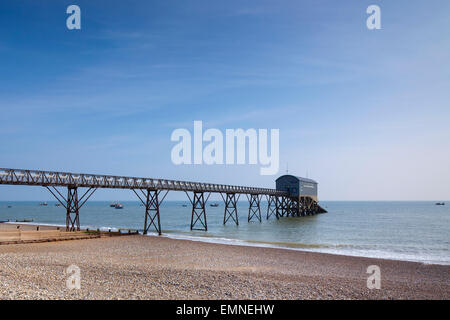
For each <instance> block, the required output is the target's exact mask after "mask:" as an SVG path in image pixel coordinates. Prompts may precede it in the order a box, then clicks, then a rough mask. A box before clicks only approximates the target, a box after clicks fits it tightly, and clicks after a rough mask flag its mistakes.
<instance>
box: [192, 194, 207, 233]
mask: <svg viewBox="0 0 450 320" xmlns="http://www.w3.org/2000/svg"><path fill="white" fill-rule="evenodd" d="M186 194H187V193H186ZM209 195H211V193H210V194H209ZM188 197H189V195H188ZM208 198H209V196H208ZM208 198H207V199H206V200H205V196H204V192H194V198H193V199H192V200H191V198H190V197H189V200H190V201H191V203H192V216H191V230H201V231H208V224H207V222H206V209H205V204H206V202H207V201H208ZM197 222H199V223H200V224H201V225H202V227H201V228H195V225H196V224H197Z"/></svg>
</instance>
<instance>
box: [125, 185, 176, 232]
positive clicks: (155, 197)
mask: <svg viewBox="0 0 450 320" xmlns="http://www.w3.org/2000/svg"><path fill="white" fill-rule="evenodd" d="M131 190H132V191H133V192H134V193H135V194H136V196H137V197H138V198H139V200H141V202H142V204H143V205H144V206H145V218H144V231H143V233H144V234H147V233H148V230H149V229H150V227H151V226H153V227H154V228H155V230H156V232H158V235H161V218H160V215H159V206H160V205H161V203H162V202H163V201H164V199H165V198H166V196H167V194H168V193H169V191H168V190H167V191H166V193H165V194H164V196H163V197H162V199H160V197H159V194H160V193H161V190H154V189H144V190H145V192H144V190H142V189H139V190H140V192H141V193H142V195H143V196H144V197H145V201H144V200H143V199H142V198H141V197H140V196H139V194H138V193H137V192H136V190H134V189H131Z"/></svg>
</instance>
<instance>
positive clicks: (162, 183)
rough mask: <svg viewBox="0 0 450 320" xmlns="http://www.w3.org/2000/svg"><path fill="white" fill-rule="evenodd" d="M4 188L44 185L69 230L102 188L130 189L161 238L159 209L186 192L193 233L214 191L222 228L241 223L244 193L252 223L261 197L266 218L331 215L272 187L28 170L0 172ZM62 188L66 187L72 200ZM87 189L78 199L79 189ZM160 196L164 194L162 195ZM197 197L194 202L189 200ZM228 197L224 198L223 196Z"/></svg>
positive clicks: (199, 227) (204, 223)
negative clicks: (172, 195)
mask: <svg viewBox="0 0 450 320" xmlns="http://www.w3.org/2000/svg"><path fill="white" fill-rule="evenodd" d="M0 185H26V186H42V187H45V188H46V189H47V190H49V191H50V193H51V194H52V195H53V196H54V197H55V198H56V199H57V201H58V202H59V203H60V204H61V205H62V206H64V208H65V209H66V230H67V231H79V230H80V209H81V208H82V207H83V205H84V204H85V203H86V202H87V200H88V199H89V198H90V197H91V196H92V195H93V194H94V192H95V191H96V190H97V189H99V188H109V189H130V190H132V191H133V192H134V193H135V195H136V196H137V197H138V199H139V200H140V201H141V203H142V205H143V206H144V207H145V218H144V229H143V230H144V231H143V233H144V234H147V233H148V232H149V230H150V228H152V229H154V230H155V231H156V232H157V233H158V234H160V235H161V233H162V230H161V218H160V206H161V204H162V202H163V201H164V199H165V197H166V196H167V193H168V192H169V191H184V192H185V193H186V194H187V196H188V198H189V201H190V202H191V205H192V214H191V224H190V228H191V230H202V231H207V230H208V225H207V220H206V203H207V201H208V199H209V196H210V195H211V193H219V194H220V195H221V196H222V199H223V201H224V204H225V210H224V219H223V224H224V225H225V224H226V223H227V222H228V221H229V220H230V218H231V220H233V221H234V222H235V224H236V225H239V217H238V210H237V203H238V200H239V197H240V195H241V194H245V195H246V196H247V199H248V201H249V209H248V222H251V221H252V220H253V219H257V220H258V221H259V222H261V221H262V218H261V198H262V197H263V196H266V199H267V213H266V219H269V218H270V217H271V216H273V215H275V217H276V218H277V219H279V218H280V217H289V216H291V217H294V216H305V215H311V214H315V213H318V212H326V211H325V210H323V209H322V208H321V207H320V206H319V205H318V204H317V202H315V201H314V200H313V199H311V198H309V197H299V198H292V197H289V196H288V194H287V192H285V191H280V190H276V189H269V188H256V187H245V186H233V185H224V184H213V183H203V182H190V181H179V180H167V179H153V178H137V177H124V176H111V175H97V174H83V173H70V172H56V171H38V170H24V169H0ZM58 188H67V197H65V196H64V195H63V192H61V191H60V190H58ZM80 188H86V191H84V193H81V197H79V189H80ZM161 192H164V195H163V196H162V197H161V196H160V194H161ZM189 193H192V195H193V196H192V198H191V197H190V196H189ZM224 195H225V197H224Z"/></svg>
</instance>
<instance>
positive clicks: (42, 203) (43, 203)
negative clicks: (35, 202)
mask: <svg viewBox="0 0 450 320" xmlns="http://www.w3.org/2000/svg"><path fill="white" fill-rule="evenodd" d="M39 205H40V206H46V205H47V202H41V203H39Z"/></svg>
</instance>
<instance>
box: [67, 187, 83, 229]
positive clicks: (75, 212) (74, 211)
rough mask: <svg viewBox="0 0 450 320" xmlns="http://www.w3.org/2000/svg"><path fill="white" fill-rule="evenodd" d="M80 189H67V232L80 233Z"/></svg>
mask: <svg viewBox="0 0 450 320" xmlns="http://www.w3.org/2000/svg"><path fill="white" fill-rule="evenodd" d="M79 211H80V207H79V203H78V188H77V187H68V188H67V207H66V231H80V212H79Z"/></svg>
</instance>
